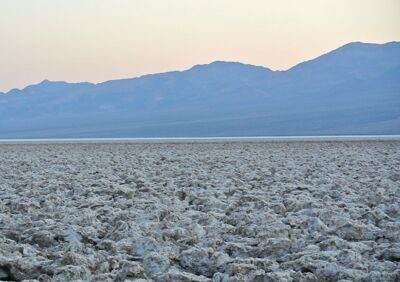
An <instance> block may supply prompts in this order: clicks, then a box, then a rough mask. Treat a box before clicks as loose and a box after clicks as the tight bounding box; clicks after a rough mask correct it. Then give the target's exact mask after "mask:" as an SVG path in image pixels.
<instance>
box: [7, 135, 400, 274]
mask: <svg viewBox="0 0 400 282" xmlns="http://www.w3.org/2000/svg"><path fill="white" fill-rule="evenodd" d="M399 167H400V142H397V141H381V142H378V141H374V142H270V143H268V142H265V143H195V144H190V143H187V144H184V143H181V144H168V143H164V144H132V143H131V144H128V143H127V144H123V143H118V144H104V143H103V144H25V145H23V144H20V145H17V144H2V145H0V179H1V182H0V280H2V281H23V280H27V281H199V282H203V281H216V282H230V281H282V282H283V281H342V282H344V281H363V282H368V281H371V282H372V281H400V242H399V238H400V205H399V203H400V176H399V175H400V174H399V173H398V168H399Z"/></svg>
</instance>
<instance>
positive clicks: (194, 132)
mask: <svg viewBox="0 0 400 282" xmlns="http://www.w3.org/2000/svg"><path fill="white" fill-rule="evenodd" d="M350 134H351V135H354V134H355V135H357V134H368V135H372V134H400V42H389V43H385V44H370V43H361V42H354V43H349V44H346V45H344V46H342V47H340V48H338V49H336V50H333V51H331V52H329V53H327V54H324V55H322V56H319V57H317V58H315V59H312V60H310V61H306V62H303V63H300V64H298V65H296V66H294V67H292V68H290V69H288V70H285V71H272V70H270V69H268V68H265V67H260V66H253V65H248V64H242V63H237V62H223V61H216V62H213V63H210V64H206V65H196V66H194V67H192V68H190V69H188V70H185V71H172V72H166V73H160V74H151V75H145V76H141V77H137V78H132V79H120V80H111V81H106V82H103V83H98V84H93V83H87V82H84V83H67V82H62V81H48V80H44V81H42V82H41V83H39V84H35V85H30V86H28V87H26V88H24V89H21V90H19V89H14V90H11V91H9V92H8V93H0V139H7V138H79V137H87V138H100V137H205V136H273V135H274V136H276V135H279V136H287V135H350Z"/></svg>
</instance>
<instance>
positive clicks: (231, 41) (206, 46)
mask: <svg viewBox="0 0 400 282" xmlns="http://www.w3.org/2000/svg"><path fill="white" fill-rule="evenodd" d="M353 41H362V42H371V43H385V42H389V41H400V1H399V0H351V1H349V0H301V1H299V0H274V1H272V0H57V1H54V0H18V1H16V0H0V91H2V92H5V91H8V90H10V89H12V88H23V87H25V86H27V85H30V84H34V83H38V82H40V81H42V80H44V79H49V80H57V81H58V80H63V81H69V82H78V81H90V82H101V81H106V80H110V79H117V78H128V77H136V76H140V75H144V74H149V73H158V72H165V71H170V70H185V69H188V68H190V67H191V66H193V65H196V64H206V63H210V62H212V61H215V60H224V61H239V62H243V63H249V64H254V65H262V66H266V67H269V68H271V69H274V70H284V69H288V68H290V67H292V66H293V65H295V64H297V63H300V62H302V61H305V60H309V59H311V58H314V57H317V56H319V55H321V54H323V53H326V52H328V51H331V50H333V49H335V48H337V47H339V46H341V45H344V44H346V43H349V42H353Z"/></svg>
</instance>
